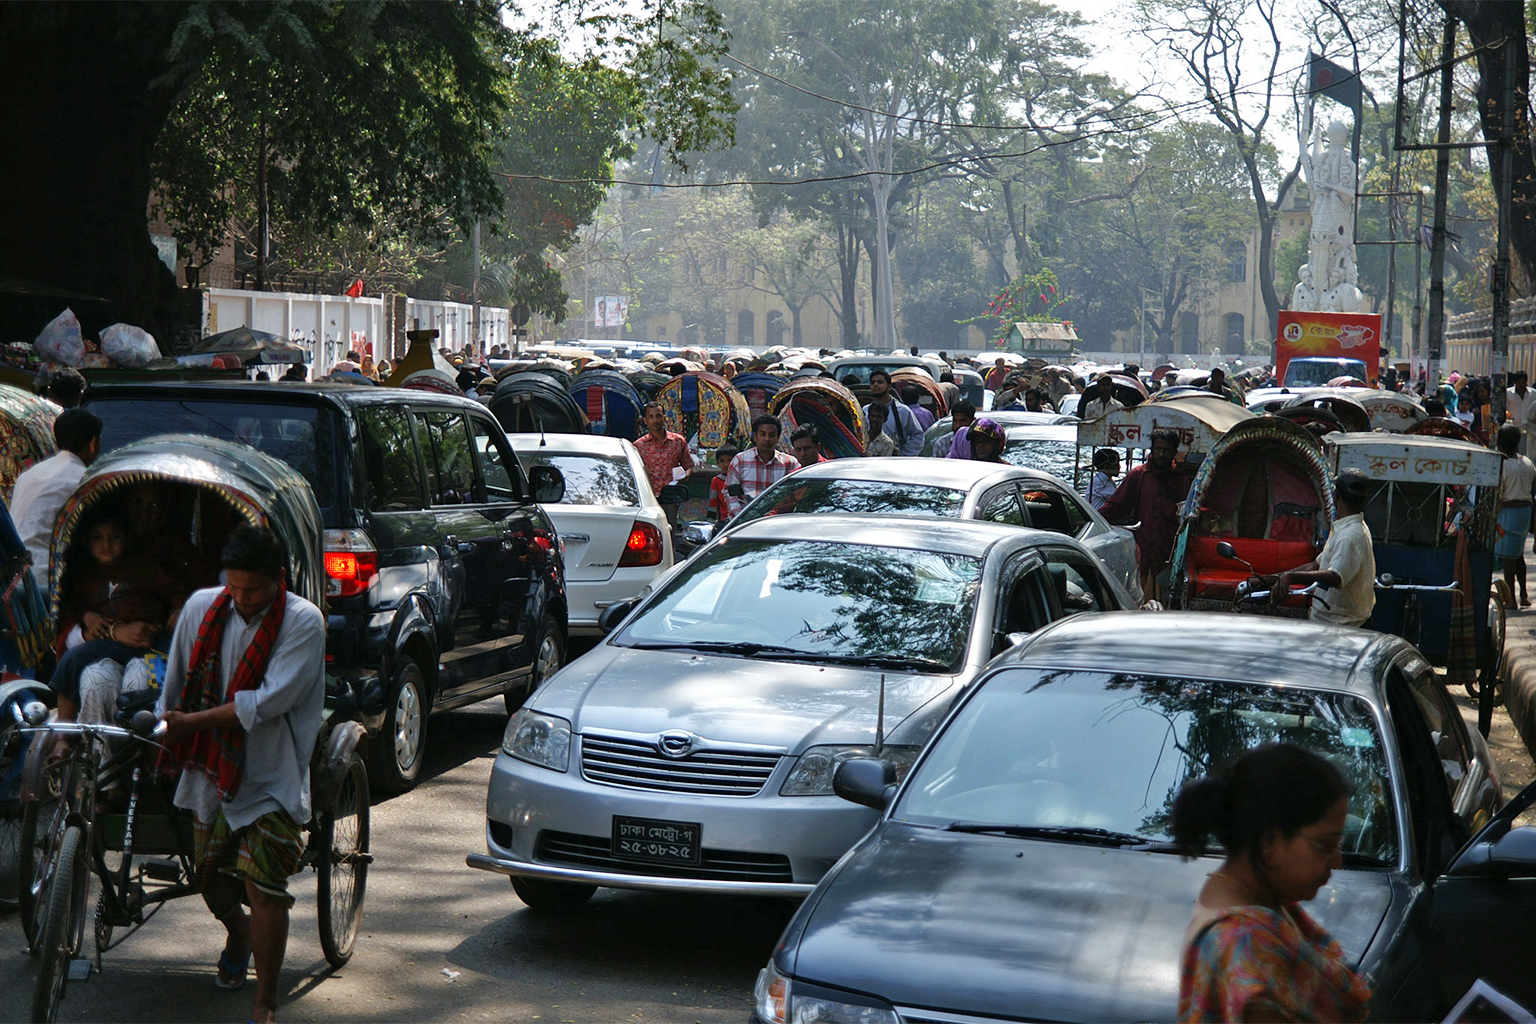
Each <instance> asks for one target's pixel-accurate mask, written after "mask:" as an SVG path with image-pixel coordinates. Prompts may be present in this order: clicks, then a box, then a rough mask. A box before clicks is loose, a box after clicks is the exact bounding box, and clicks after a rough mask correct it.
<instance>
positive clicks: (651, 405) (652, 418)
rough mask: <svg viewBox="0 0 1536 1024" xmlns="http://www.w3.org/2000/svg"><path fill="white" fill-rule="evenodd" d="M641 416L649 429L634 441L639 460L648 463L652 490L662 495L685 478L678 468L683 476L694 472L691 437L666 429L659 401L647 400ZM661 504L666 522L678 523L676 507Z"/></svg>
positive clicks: (646, 428) (665, 417) (648, 477)
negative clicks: (663, 489)
mask: <svg viewBox="0 0 1536 1024" xmlns="http://www.w3.org/2000/svg"><path fill="white" fill-rule="evenodd" d="M640 418H641V420H643V421H644V423H645V431H646V432H645V433H644V434H642V435H641V436H640V438H639V440H637V441H636V442H635V451H637V452H639V453H640V461H641V462H643V463H644V464H645V476H646V479H647V480H649V481H650V484H651V493H652V494H655V495H660V494H661V489H662V488H663V487H665V486H667V484H670V483H672V482H673V480H674V479H678V480H680V479H681V478H682V477H679V476H676V474H675V473H674V471H675V470H678V469H681V470H682V471H683V472H682V476H687V475H688V474H689V473H692V472H693V455H692V454H691V453H689V451H688V439H687V438H686V437H684V436H683V435H682V434H679V433H676V432H674V431H671V430H668V429H667V414H666V413H664V412H662V409H661V404H660V403H659V402H647V403H645V406H644V407H643V408H642V409H641V410H640ZM662 507H663V508H664V509H665V510H666V513H667V522H669V523H673V524H674V525H675V524H676V521H677V506H676V505H663V506H662Z"/></svg>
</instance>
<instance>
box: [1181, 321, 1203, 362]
mask: <svg viewBox="0 0 1536 1024" xmlns="http://www.w3.org/2000/svg"><path fill="white" fill-rule="evenodd" d="M1179 351H1181V352H1188V353H1198V352H1199V351H1200V318H1199V317H1198V316H1195V314H1193V313H1185V314H1184V315H1183V316H1181V317H1179Z"/></svg>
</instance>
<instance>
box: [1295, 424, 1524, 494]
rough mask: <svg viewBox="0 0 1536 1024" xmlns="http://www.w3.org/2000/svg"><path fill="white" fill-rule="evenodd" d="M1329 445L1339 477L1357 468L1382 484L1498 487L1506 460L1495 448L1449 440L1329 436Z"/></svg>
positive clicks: (1379, 436) (1330, 462) (1357, 435)
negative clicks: (1342, 473)
mask: <svg viewBox="0 0 1536 1024" xmlns="http://www.w3.org/2000/svg"><path fill="white" fill-rule="evenodd" d="M1326 442H1327V448H1328V462H1329V464H1330V466H1331V467H1332V468H1333V470H1334V472H1335V473H1337V472H1340V471H1342V470H1346V469H1354V470H1359V471H1360V472H1361V473H1364V474H1365V475H1366V476H1368V477H1370V478H1371V479H1372V480H1379V481H1383V482H1387V481H1391V482H1395V483H1444V484H1464V485H1468V486H1473V487H1494V486H1497V485H1498V482H1499V473H1500V472H1501V470H1502V468H1503V462H1504V458H1503V456H1501V455H1500V454H1499V453H1498V452H1496V451H1493V450H1492V449H1489V448H1484V447H1483V446H1482V445H1478V444H1471V443H1469V442H1466V441H1459V440H1456V439H1454V438H1449V437H1433V436H1428V435H1421V436H1413V435H1405V434H1381V433H1375V432H1372V433H1369V434H1330V435H1328V437H1327V438H1326Z"/></svg>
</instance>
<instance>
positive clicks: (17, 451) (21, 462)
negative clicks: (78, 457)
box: [0, 384, 59, 508]
mask: <svg viewBox="0 0 1536 1024" xmlns="http://www.w3.org/2000/svg"><path fill="white" fill-rule="evenodd" d="M58 414H59V410H58V409H57V408H56V407H55V406H54V405H53V403H51V402H47V401H45V400H43V399H41V398H39V397H37V396H36V395H33V394H29V393H28V392H26V391H23V390H21V389H20V388H13V387H11V386H9V385H7V384H0V500H3V501H4V502H5V504H6V507H7V508H9V507H10V504H11V492H12V491H13V490H15V488H16V478H17V477H18V476H20V475H21V471H22V470H24V469H26V468H27V467H28V466H30V465H32V464H33V463H34V462H39V461H41V460H43V459H46V458H48V456H50V455H52V454H53V453H54V452H56V451H58V448H57V447H56V446H55V445H54V443H53V421H54V420H55V419H56V418H57V417H58Z"/></svg>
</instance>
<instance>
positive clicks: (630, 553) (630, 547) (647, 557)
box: [619, 523, 662, 567]
mask: <svg viewBox="0 0 1536 1024" xmlns="http://www.w3.org/2000/svg"><path fill="white" fill-rule="evenodd" d="M661 555H662V547H661V531H660V530H658V529H656V527H654V526H652V525H651V524H650V523H636V524H635V526H634V529H632V530H630V531H629V540H627V541H625V542H624V554H623V555H621V556H620V557H619V565H620V566H621V567H622V566H626V565H660V564H661Z"/></svg>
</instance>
